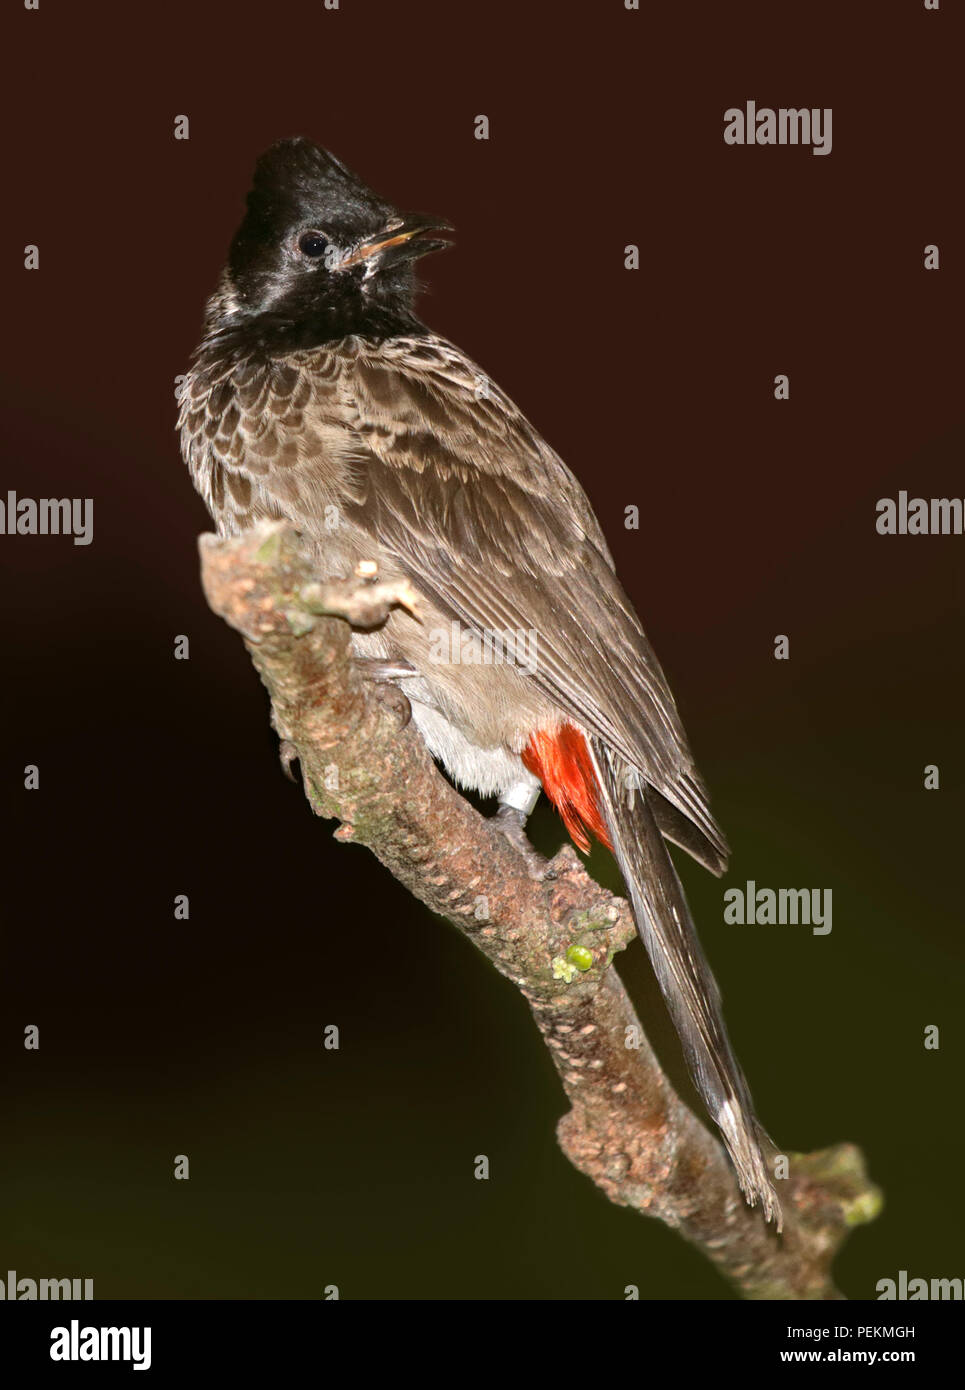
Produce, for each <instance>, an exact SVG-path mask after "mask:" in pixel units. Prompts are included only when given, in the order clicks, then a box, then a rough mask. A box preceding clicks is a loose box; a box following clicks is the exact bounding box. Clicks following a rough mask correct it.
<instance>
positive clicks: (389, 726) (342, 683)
mask: <svg viewBox="0 0 965 1390" xmlns="http://www.w3.org/2000/svg"><path fill="white" fill-rule="evenodd" d="M200 552H201V565H202V581H203V584H204V589H205V594H206V596H207V599H208V602H209V604H210V605H211V608H212V609H213V610H214V612H215V613H217V614H218V615H220V616H221V617H222V618H224V619H225V621H226V622H228V623H229V624H230V625H231V626H232V627H233V628H235V629H236V630H237V631H238V632H240V633H241V634H242V636H243V637H244V640H245V645H246V646H247V648H248V651H249V653H250V654H251V658H252V660H253V662H254V664H255V667H256V669H257V671H258V673H259V675H260V676H261V679H262V681H263V682H264V684H265V685H266V687H267V689H268V693H269V695H270V697H271V704H272V711H273V722H274V725H275V728H276V730H277V731H278V733H279V735H280V737H281V738H282V739H283V740H284V741H285V744H286V745H287V747H288V753H289V755H291V754H292V752H293V751H294V755H296V756H297V758H298V761H299V763H300V766H301V771H302V777H303V781H304V787H305V794H306V796H307V797H308V799H309V802H310V803H311V806H312V809H313V810H314V812H315V814H316V815H319V816H324V817H326V818H330V819H337V820H338V821H340V822H341V824H340V826H339V829H338V830H337V831H336V839H339V840H356V841H358V842H359V843H361V844H364V845H367V846H368V847H369V848H370V849H371V850H372V852H373V853H374V854H375V855H376V856H377V857H378V858H379V859H380V860H381V862H382V863H383V864H384V865H385V866H386V867H387V868H388V869H389V871H390V872H391V873H392V874H393V875H394V876H395V877H396V878H397V879H398V880H399V882H400V883H402V884H404V885H405V887H406V888H408V889H409V891H410V892H411V893H412V894H413V895H414V896H415V897H417V898H418V899H419V901H420V902H422V903H424V904H425V905H426V906H427V907H428V908H430V909H431V911H433V912H435V913H438V914H439V915H440V916H443V917H445V918H447V919H448V920H449V921H450V922H452V923H453V925H454V926H456V927H457V928H458V929H459V930H460V931H461V932H463V933H464V935H466V936H467V937H468V938H469V939H470V940H471V941H472V942H473V943H474V944H475V945H476V946H478V947H479V949H480V950H481V951H482V952H483V953H484V954H485V955H486V956H487V957H488V958H489V960H490V961H491V962H492V963H493V965H495V967H496V969H497V970H499V971H500V972H501V973H502V974H503V975H505V976H506V977H507V979H509V980H511V981H512V982H513V984H514V985H516V987H517V988H518V989H519V990H520V991H521V992H522V993H523V995H524V996H525V997H526V999H527V1001H528V1003H529V1006H530V1008H531V1010H532V1012H533V1016H534V1018H535V1020H536V1023H537V1025H538V1027H539V1029H540V1032H541V1033H542V1035H543V1038H544V1040H545V1042H546V1044H547V1046H548V1048H549V1051H550V1055H551V1056H552V1058H553V1062H554V1064H555V1066H556V1069H557V1071H558V1073H559V1075H560V1079H561V1081H562V1084H563V1088H564V1090H565V1091H566V1094H567V1096H568V1098H569V1101H570V1105H571V1109H570V1111H569V1113H568V1114H566V1115H564V1117H563V1118H562V1120H561V1121H560V1124H559V1127H558V1137H559V1142H560V1145H561V1147H562V1149H563V1151H564V1153H565V1154H566V1155H567V1157H568V1158H569V1159H570V1161H571V1162H572V1163H573V1164H574V1165H575V1167H577V1168H578V1169H580V1171H581V1172H583V1173H585V1174H586V1175H587V1176H588V1177H590V1178H591V1179H592V1180H593V1182H595V1183H596V1185H597V1186H598V1187H599V1188H600V1189H601V1190H602V1191H603V1192H604V1193H605V1194H606V1196H607V1197H608V1198H609V1200H610V1201H611V1202H615V1203H617V1204H618V1205H621V1206H628V1207H632V1208H634V1209H635V1210H636V1211H638V1212H641V1213H644V1214H646V1215H650V1216H655V1217H657V1218H658V1219H659V1220H660V1221H663V1222H664V1223H665V1224H666V1225H668V1226H672V1227H673V1228H675V1229H676V1230H678V1231H679V1232H680V1234H681V1235H682V1236H684V1237H685V1239H687V1240H688V1241H690V1242H691V1243H692V1244H693V1245H695V1246H696V1247H697V1248H698V1249H700V1250H701V1251H703V1253H704V1254H705V1255H706V1256H707V1258H708V1259H710V1260H712V1261H713V1262H714V1263H715V1264H716V1265H717V1267H718V1268H719V1269H720V1270H721V1272H722V1273H723V1274H724V1275H725V1276H726V1277H727V1278H728V1279H729V1280H730V1281H731V1283H732V1284H733V1285H734V1286H735V1288H737V1289H738V1290H739V1291H740V1292H741V1293H742V1294H743V1295H744V1296H745V1297H748V1298H769V1299H829V1298H837V1297H840V1295H839V1294H838V1292H837V1290H836V1289H835V1287H834V1285H833V1283H832V1281H831V1274H830V1266H831V1261H832V1259H833V1258H834V1255H835V1253H836V1251H837V1250H838V1248H839V1246H840V1245H841V1243H842V1241H843V1240H844V1237H845V1235H846V1234H847V1231H848V1229H849V1227H851V1226H854V1225H857V1224H859V1223H861V1222H863V1221H869V1220H871V1219H873V1217H874V1216H875V1215H876V1214H877V1212H878V1210H879V1208H880V1196H879V1194H878V1192H877V1190H876V1189H875V1188H874V1187H873V1186H872V1185H871V1184H870V1182H869V1181H868V1179H867V1177H866V1175H865V1170H864V1165H863V1161H862V1157H861V1154H860V1153H859V1151H858V1150H857V1149H856V1148H854V1147H853V1146H851V1145H846V1144H843V1145H838V1146H835V1147H833V1148H830V1149H825V1150H822V1151H821V1152H818V1153H814V1154H808V1155H803V1154H791V1155H787V1158H788V1161H789V1173H788V1176H787V1178H786V1180H785V1181H783V1182H781V1181H779V1182H778V1184H777V1186H778V1190H779V1195H780V1197H781V1202H782V1206H783V1208H784V1231H783V1235H781V1236H778V1235H777V1234H776V1233H775V1231H774V1229H773V1228H772V1227H768V1226H767V1225H766V1224H765V1222H764V1220H763V1217H762V1216H761V1213H760V1210H759V1209H751V1208H749V1207H748V1206H747V1205H746V1204H745V1202H744V1200H743V1197H742V1196H741V1194H740V1191H739V1189H738V1186H737V1182H736V1179H735V1178H734V1175H733V1172H732V1170H731V1167H730V1165H729V1162H728V1160H727V1158H726V1156H725V1154H724V1150H723V1148H722V1147H721V1145H720V1144H719V1143H718V1142H717V1140H716V1139H715V1138H714V1137H713V1136H712V1135H711V1134H710V1132H709V1131H708V1130H707V1129H706V1128H705V1127H704V1126H703V1125H702V1124H701V1123H700V1122H699V1121H698V1120H697V1119H696V1117H695V1116H694V1115H693V1114H692V1113H691V1111H690V1110H688V1109H687V1107H686V1106H685V1105H684V1104H683V1103H682V1101H680V1099H679V1098H678V1097H677V1096H676V1094H675V1093H674V1091H673V1089H672V1087H671V1086H670V1083H669V1082H668V1080H667V1078H666V1077H665V1076H664V1074H663V1071H662V1070H661V1068H660V1064H659V1062H658V1061H657V1058H656V1056H655V1055H654V1053H653V1050H652V1049H651V1047H650V1044H649V1043H648V1042H647V1039H646V1037H645V1035H644V1032H643V1029H642V1028H641V1026H640V1023H639V1020H638V1019H637V1017H636V1014H635V1013H634V1010H633V1006H632V1004H631V1003H630V1000H629V998H628V997H627V994H626V991H625V990H624V988H623V985H622V983H621V981H620V979H619V976H618V975H617V973H616V971H615V969H614V968H613V967H612V965H611V961H612V959H613V956H614V954H615V953H616V952H617V951H620V950H623V949H624V947H625V946H627V945H628V943H629V942H630V941H632V940H633V938H634V936H635V929H634V925H633V919H632V917H631V915H630V910H629V907H628V905H627V903H626V902H625V901H624V900H623V899H621V898H614V897H613V896H612V895H611V894H610V893H608V892H607V891H606V890H605V889H603V888H601V887H600V886H599V885H598V884H596V883H595V882H593V880H592V879H590V878H589V876H588V875H587V873H586V871H585V870H584V868H583V866H582V864H581V863H580V861H579V860H578V858H577V856H576V854H575V853H574V852H573V850H572V849H571V848H570V847H569V846H566V847H565V848H564V849H562V850H561V851H560V852H559V854H557V856H556V858H555V859H554V860H553V861H552V862H553V869H554V870H555V874H554V876H553V877H551V878H549V879H547V880H546V881H544V882H539V881H537V880H535V879H534V878H533V877H532V876H531V874H530V872H529V867H528V865H527V863H526V860H525V858H524V857H523V855H522V854H520V853H519V851H518V850H516V849H514V848H513V847H512V846H511V845H510V843H509V841H508V839H507V838H506V836H505V835H503V834H502V833H500V832H499V831H498V830H497V829H496V828H495V827H494V825H493V824H492V823H491V822H490V821H488V820H487V819H486V818H485V817H483V816H480V815H479V814H478V813H477V812H476V810H475V809H474V808H473V807H472V806H471V805H470V804H469V803H468V802H467V801H466V800H464V799H463V798H462V797H461V796H459V795H458V793H457V792H455V791H454V790H453V789H452V788H451V787H450V786H449V784H448V782H446V780H445V779H444V778H443V776H442V775H441V773H440V772H439V771H438V770H437V768H436V767H435V765H434V763H433V761H432V759H431V757H430V755H429V753H428V751H427V750H426V748H425V746H424V744H423V743H422V740H421V738H420V737H419V735H418V733H417V732H416V731H415V730H414V729H413V728H412V727H411V726H409V727H402V726H401V723H400V719H399V716H398V713H397V712H393V711H392V710H391V709H390V708H389V707H388V705H387V704H386V703H385V702H383V701H381V700H380V699H379V698H378V695H377V690H376V688H374V687H373V685H372V683H371V682H367V681H364V680H363V679H362V676H361V674H360V672H359V669H358V668H357V666H356V664H355V662H354V661H353V659H352V651H351V645H350V627H349V621H351V622H353V623H355V624H356V625H358V626H364V627H372V626H376V625H378V624H379V623H380V622H382V621H384V619H385V617H386V615H387V613H388V612H389V610H390V609H391V608H392V607H393V606H395V605H397V604H402V605H403V606H405V607H407V608H409V609H410V611H413V610H414V611H415V612H416V614H417V612H418V610H417V605H416V601H415V595H414V594H413V593H412V592H411V590H409V589H408V587H407V586H403V587H402V588H395V587H393V586H392V585H387V584H383V583H380V582H379V581H378V576H377V575H375V573H374V567H362V569H363V572H362V573H361V574H360V575H359V576H357V577H356V578H355V579H353V580H347V581H345V580H336V581H331V582H329V583H326V584H318V583H316V582H315V579H314V576H313V574H312V570H311V567H310V564H309V562H308V560H307V558H306V555H305V553H304V550H303V548H302V546H301V543H300V541H299V538H298V536H297V535H296V534H295V533H294V532H293V531H292V530H290V529H287V528H285V527H284V526H283V525H281V524H280V523H265V524H263V525H262V526H260V527H258V528H256V529H255V530H253V531H249V532H246V533H245V534H244V535H242V536H241V537H239V538H236V539H230V540H220V539H218V538H217V537H215V536H212V535H205V536H202V537H201V540H200ZM366 571H367V572H366ZM320 615H321V616H320ZM335 615H339V616H335ZM347 620H348V621H347ZM415 620H417V618H416V619H415ZM628 1039H632V1040H634V1041H635V1042H637V1043H638V1045H637V1046H633V1045H631V1046H628V1045H627V1040H628Z"/></svg>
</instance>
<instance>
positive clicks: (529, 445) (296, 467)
mask: <svg viewBox="0 0 965 1390" xmlns="http://www.w3.org/2000/svg"><path fill="white" fill-rule="evenodd" d="M219 360H220V361H221V362H222V363H224V360H225V359H224V358H223V357H222V358H221V359H219ZM181 427H182V449H183V451H184V455H185V459H186V460H187V462H188V464H189V467H190V468H191V470H192V473H193V474H194V477H195V481H196V485H197V486H198V488H199V491H201V493H202V495H204V496H205V499H206V501H207V502H208V505H209V507H210V508H211V510H212V513H213V514H214V515H215V516H216V518H217V520H218V524H219V527H220V528H221V529H222V531H226V532H228V533H231V532H234V531H237V530H239V529H242V528H243V527H244V526H246V525H249V524H251V522H252V521H254V520H257V519H258V518H259V517H262V516H281V515H283V516H287V517H289V518H291V519H293V520H295V521H296V523H297V524H298V525H300V526H302V527H305V526H306V524H307V526H308V529H313V528H312V519H313V518H317V523H318V525H319V527H320V526H321V520H322V513H323V510H324V506H325V504H326V503H327V502H331V501H336V502H337V504H338V506H339V507H340V509H341V511H342V513H343V514H344V516H345V517H346V519H347V520H349V521H351V522H354V523H355V524H356V525H357V526H359V527H360V528H361V529H362V530H363V531H365V532H366V533H367V534H369V535H371V536H372V537H373V539H374V540H375V541H376V542H377V543H378V544H379V545H380V546H381V547H382V548H383V549H384V550H386V551H388V552H389V553H390V554H392V555H394V556H395V557H396V559H397V561H398V563H399V565H400V566H401V568H402V569H403V570H405V571H406V572H407V573H409V575H410V576H411V578H412V580H413V583H414V584H415V585H416V586H417V587H418V588H419V589H421V590H423V591H424V592H425V593H426V595H427V597H431V598H432V599H433V600H434V602H435V603H436V604H437V605H438V607H439V608H440V609H441V610H442V611H443V612H447V613H450V614H451V615H452V616H453V617H454V618H458V619H459V620H460V621H461V622H462V623H464V624H465V625H466V626H468V627H472V628H475V629H477V630H482V631H485V630H489V631H503V630H507V629H512V630H518V629H523V630H526V631H532V630H535V631H536V633H537V634H538V640H537V651H538V661H537V669H536V671H535V673H534V674H533V675H532V677H531V678H532V679H533V680H534V681H535V682H536V684H537V685H538V686H539V687H540V689H541V690H542V691H543V692H544V693H545V694H546V695H547V696H548V698H549V699H550V700H552V701H553V703H554V704H555V705H557V707H558V708H560V709H561V710H562V711H564V712H565V713H566V714H567V715H569V717H570V718H572V719H574V720H575V721H576V722H577V723H578V724H580V725H581V726H582V727H583V728H585V729H587V730H588V731H589V732H590V733H592V734H596V735H598V736H599V737H600V738H601V739H603V741H604V742H605V743H607V744H608V745H609V746H610V747H612V748H613V749H615V750H616V751H617V752H619V753H620V754H622V755H623V757H624V758H625V759H626V761H627V762H628V763H629V764H630V765H631V766H632V767H634V768H636V769H637V771H638V772H639V773H640V774H641V775H642V776H643V777H644V778H645V780H646V781H647V782H648V783H649V784H650V786H652V787H653V788H655V789H656V791H657V792H658V793H659V800H657V802H656V803H655V806H654V813H655V815H656V817H657V820H658V823H659V824H660V827H661V829H662V830H663V831H664V833H665V834H667V835H668V836H669V837H670V838H671V839H673V840H674V841H675V842H676V843H678V844H681V845H683V846H684V847H685V848H686V849H687V850H689V852H690V853H692V854H693V855H694V856H695V857H696V858H697V859H699V860H700V861H701V862H702V863H705V864H706V865H707V866H708V867H709V868H711V869H712V870H713V871H715V872H720V871H721V870H722V869H723V867H724V865H725V863H726V856H727V846H726V842H725V840H724V837H723V835H722V833H721V831H720V829H719V828H718V826H717V824H716V822H715V821H714V818H713V816H712V815H711V813H710V809H709V807H708V804H707V797H706V792H705V790H704V787H703V785H702V783H701V781H700V778H699V776H698V774H697V772H696V769H695V768H694V764H693V759H692V757H691V754H690V750H689V748H688V746H687V739H686V735H685V733H684V730H683V726H682V724H681V721H680V716H679V714H678V712H677V708H676V705H675V703H674V700H673V696H672V695H671V693H670V690H669V687H668V685H667V681H666V678H665V677H664V674H663V672H662V670H661V669H660V664H659V662H658V661H657V658H656V656H655V655H654V653H653V650H652V649H651V647H650V644H649V642H648V641H647V638H646V636H645V635H644V632H643V629H642V628H641V626H640V622H639V619H638V618H637V616H636V614H635V612H634V611H633V608H632V606H631V604H630V601H629V599H628V598H627V596H626V594H625V593H624V591H623V589H622V587H621V585H620V583H619V580H618V579H617V577H616V575H615V573H614V569H613V560H612V558H611V556H610V552H609V550H608V548H607V545H606V541H605V539H604V537H603V533H602V531H601V530H600V526H599V523H598V522H597V520H596V517H595V516H594V514H593V511H592V508H591V507H590V504H589V501H588V500H587V497H586V495H585V493H584V492H583V489H582V488H581V487H580V485H579V483H578V482H577V481H576V479H575V478H574V477H573V475H572V474H571V473H570V471H569V470H568V469H567V468H566V467H565V465H564V464H563V462H562V461H561V460H560V459H559V458H558V457H557V455H556V454H555V453H554V452H553V451H552V449H550V448H549V446H548V445H547V444H546V443H545V442H544V441H543V440H542V439H541V438H540V436H539V435H538V434H537V433H536V431H535V430H534V429H533V427H532V426H531V425H530V424H529V422H528V421H527V420H526V418H525V416H524V415H523V414H522V413H521V412H520V411H519V410H518V409H517V407H516V406H515V405H514V404H513V402H512V401H510V400H509V398H508V397H507V396H505V395H504V394H503V393H502V392H501V391H500V390H499V389H498V388H497V387H496V386H495V385H494V384H493V383H492V382H490V381H489V380H488V378H486V376H485V374H484V373H483V372H482V370H481V369H480V368H478V367H477V366H476V365H475V363H473V362H472V361H471V360H470V359H469V358H467V357H466V356H464V354H462V353H461V352H460V351H459V350H458V348H455V347H454V346H452V345H451V344H449V343H447V342H445V341H443V340H442V339H438V338H434V337H425V338H422V337H413V338H396V339H390V340H389V341H387V342H383V343H376V342H371V341H368V340H365V339H358V338H350V339H346V340H344V341H342V342H340V343H338V344H333V345H332V346H331V347H326V348H324V349H318V350H311V351H306V352H297V353H293V354H291V355H290V356H288V357H286V358H283V359H280V360H276V361H271V360H269V361H267V362H266V361H262V362H261V363H259V364H257V365H252V364H250V363H245V362H240V363H236V364H234V365H231V364H230V363H228V364H227V365H222V366H220V367H219V368H218V369H217V371H213V370H208V369H206V368H205V367H204V365H203V363H199V366H198V368H197V369H196V371H195V373H194V374H193V376H192V378H191V380H190V382H189V389H188V390H187V391H186V393H185V396H184V399H183V400H182V407H181Z"/></svg>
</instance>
